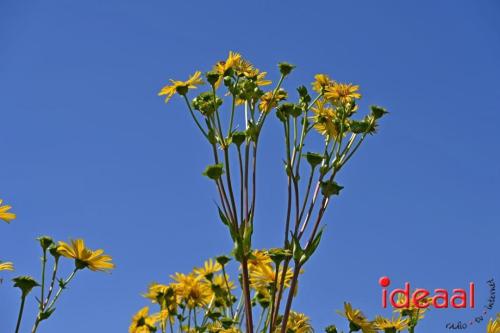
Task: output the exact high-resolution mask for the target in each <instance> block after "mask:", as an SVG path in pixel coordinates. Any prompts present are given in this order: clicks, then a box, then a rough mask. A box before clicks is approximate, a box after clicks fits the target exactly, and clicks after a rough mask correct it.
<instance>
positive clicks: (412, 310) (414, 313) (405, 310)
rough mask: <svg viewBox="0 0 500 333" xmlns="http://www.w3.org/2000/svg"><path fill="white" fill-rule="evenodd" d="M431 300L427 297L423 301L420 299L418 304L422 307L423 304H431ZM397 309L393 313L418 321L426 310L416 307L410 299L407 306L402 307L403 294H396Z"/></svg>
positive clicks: (404, 299) (404, 298)
mask: <svg viewBox="0 0 500 333" xmlns="http://www.w3.org/2000/svg"><path fill="white" fill-rule="evenodd" d="M431 302H432V298H430V297H428V298H425V299H422V300H421V301H420V302H419V304H420V305H422V304H424V303H431ZM396 304H397V307H396V308H395V309H394V312H399V313H400V314H401V315H403V316H408V317H411V318H413V320H420V319H422V318H424V313H425V312H426V311H427V309H428V308H422V307H417V306H416V305H415V303H414V302H413V299H412V298H410V301H409V306H408V307H404V306H403V305H404V304H406V296H405V295H403V294H398V298H397V300H396Z"/></svg>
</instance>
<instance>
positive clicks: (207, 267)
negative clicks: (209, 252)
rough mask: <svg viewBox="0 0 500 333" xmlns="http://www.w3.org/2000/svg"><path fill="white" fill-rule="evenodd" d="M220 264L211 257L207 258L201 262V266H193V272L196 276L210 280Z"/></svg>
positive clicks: (220, 267)
mask: <svg viewBox="0 0 500 333" xmlns="http://www.w3.org/2000/svg"><path fill="white" fill-rule="evenodd" d="M221 269H222V266H221V265H220V264H219V263H218V262H216V261H215V260H213V259H209V260H207V261H205V262H204V263H203V267H199V268H195V269H194V273H195V274H196V275H198V276H201V277H203V278H206V279H208V280H211V279H212V277H213V275H214V274H215V273H217V272H218V271H220V270H221Z"/></svg>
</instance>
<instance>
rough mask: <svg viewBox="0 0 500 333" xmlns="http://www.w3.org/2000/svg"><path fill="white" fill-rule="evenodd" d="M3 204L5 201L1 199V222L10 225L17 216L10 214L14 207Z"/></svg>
mask: <svg viewBox="0 0 500 333" xmlns="http://www.w3.org/2000/svg"><path fill="white" fill-rule="evenodd" d="M2 202H3V200H2V199H0V220H2V221H4V222H7V223H10V221H12V220H14V219H15V218H16V214H14V213H11V212H9V210H10V209H11V208H12V207H11V206H9V205H4V206H2Z"/></svg>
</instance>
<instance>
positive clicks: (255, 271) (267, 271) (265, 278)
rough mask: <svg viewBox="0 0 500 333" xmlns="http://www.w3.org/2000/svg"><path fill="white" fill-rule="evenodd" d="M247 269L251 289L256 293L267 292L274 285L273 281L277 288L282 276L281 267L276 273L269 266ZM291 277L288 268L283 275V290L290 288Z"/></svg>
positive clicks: (291, 271)
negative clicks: (275, 282)
mask: <svg viewBox="0 0 500 333" xmlns="http://www.w3.org/2000/svg"><path fill="white" fill-rule="evenodd" d="M248 269H249V272H250V287H251V288H253V289H255V290H257V291H262V290H267V289H268V288H270V287H271V286H272V285H273V284H274V281H277V283H278V287H279V285H280V282H281V279H282V276H283V267H280V269H279V272H278V273H277V272H276V270H275V269H274V268H273V267H272V266H271V265H269V264H268V265H256V266H254V265H250V266H249V267H248ZM276 275H278V276H276ZM292 277H293V270H292V269H291V268H288V269H287V271H286V274H285V282H284V287H285V288H288V287H290V281H291V280H292Z"/></svg>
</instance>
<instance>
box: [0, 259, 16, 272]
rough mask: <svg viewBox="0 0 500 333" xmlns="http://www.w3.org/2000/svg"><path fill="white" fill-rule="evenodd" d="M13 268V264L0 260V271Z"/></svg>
mask: <svg viewBox="0 0 500 333" xmlns="http://www.w3.org/2000/svg"><path fill="white" fill-rule="evenodd" d="M13 270H14V264H13V263H11V262H9V261H6V262H2V261H0V271H13Z"/></svg>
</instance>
